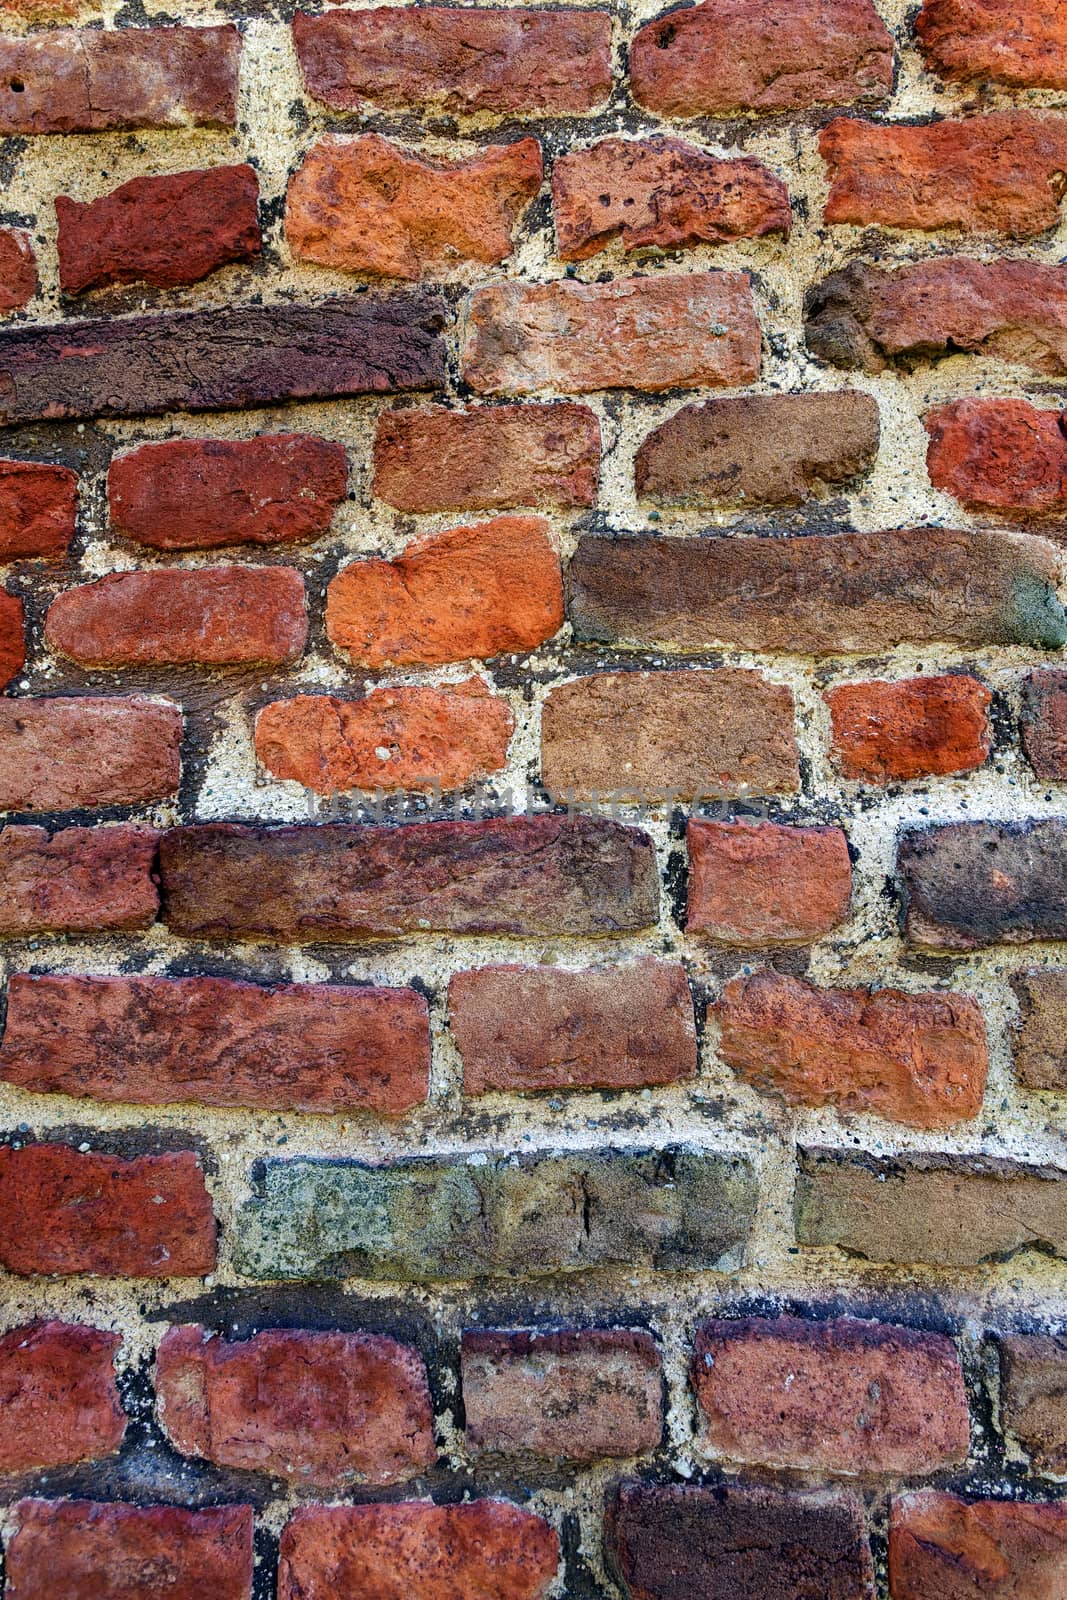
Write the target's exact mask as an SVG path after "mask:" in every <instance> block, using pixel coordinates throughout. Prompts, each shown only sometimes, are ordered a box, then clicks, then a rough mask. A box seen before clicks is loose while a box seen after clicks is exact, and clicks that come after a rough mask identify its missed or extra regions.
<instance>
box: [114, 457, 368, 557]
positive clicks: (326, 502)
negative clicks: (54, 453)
mask: <svg viewBox="0 0 1067 1600" xmlns="http://www.w3.org/2000/svg"><path fill="white" fill-rule="evenodd" d="M347 488H348V456H347V454H346V452H345V447H344V445H343V444H340V443H338V442H337V441H335V440H332V439H315V438H311V437H310V436H309V435H307V434H303V433H276V434H269V433H268V434H260V435H258V436H257V437H256V438H253V439H167V440H166V441H165V442H164V443H162V444H146V445H142V446H141V447H140V448H139V449H137V450H130V451H129V452H127V454H126V455H121V456H116V457H115V459H114V460H113V461H112V463H111V469H110V471H109V472H108V478H107V489H108V508H109V511H110V515H111V526H112V528H113V530H114V531H115V532H116V533H120V534H122V535H124V537H125V538H127V539H134V540H136V542H137V543H138V544H144V545H149V546H150V547H151V548H152V549H155V550H211V549H214V548H215V547H216V546H218V545H224V544H268V545H269V544H278V543H281V542H288V541H289V540H294V539H313V538H315V537H317V536H318V535H319V534H320V533H325V532H326V531H327V529H328V528H329V526H330V522H331V520H332V518H333V514H334V511H335V510H336V508H337V506H338V505H339V504H340V502H341V501H342V500H343V499H344V498H345V493H346V491H347Z"/></svg>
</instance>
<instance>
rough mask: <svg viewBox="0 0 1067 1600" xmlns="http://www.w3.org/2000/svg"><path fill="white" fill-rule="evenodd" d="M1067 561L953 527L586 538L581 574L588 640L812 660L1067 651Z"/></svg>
mask: <svg viewBox="0 0 1067 1600" xmlns="http://www.w3.org/2000/svg"><path fill="white" fill-rule="evenodd" d="M1059 578H1060V560H1059V557H1058V556H1057V554H1056V552H1055V550H1054V549H1053V547H1052V546H1051V545H1049V544H1048V543H1047V542H1046V541H1044V540H1040V539H1033V538H1029V537H1026V536H1025V535H1010V534H998V533H987V532H978V533H958V532H955V531H953V530H949V529H942V528H916V529H902V530H899V531H897V532H889V533H870V534H868V533H838V534H816V535H810V536H807V537H802V538H756V539H754V538H731V537H714V538H707V537H706V538H695V537H694V538H686V539H671V538H664V537H663V536H661V535H649V534H633V535H627V536H622V537H619V536H615V535H611V534H600V533H596V534H592V533H591V534H584V535H583V536H582V538H581V539H580V540H579V542H578V548H577V551H576V552H575V555H574V557H573V558H572V560H571V564H570V568H569V571H568V605H567V612H568V616H569V618H570V620H571V622H572V623H573V625H574V631H575V634H576V636H577V637H578V638H579V639H586V640H594V641H597V642H604V643H612V644H634V645H668V646H672V647H677V648H680V649H684V650H703V649H712V648H714V647H715V646H717V645H726V646H731V647H734V648H738V649H742V650H757V651H768V650H773V651H779V650H781V651H794V652H797V653H799V654H801V655H809V654H815V655H832V654H838V653H840V654H863V655H869V654H871V653H872V652H874V651H882V650H887V649H891V648H892V647H893V646H894V645H898V644H903V643H907V642H909V641H911V642H915V643H925V642H931V641H935V640H940V641H944V642H945V643H947V644H967V645H988V644H1029V645H1034V646H1040V647H1042V648H1044V649H1047V650H1059V649H1060V648H1061V647H1062V646H1063V644H1064V643H1065V642H1067V624H1065V621H1064V615H1063V608H1062V607H1061V605H1060V603H1059V600H1058V599H1057V598H1056V593H1055V586H1056V584H1057V582H1058V581H1059Z"/></svg>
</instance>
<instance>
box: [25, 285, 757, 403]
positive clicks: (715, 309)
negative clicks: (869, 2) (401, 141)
mask: <svg viewBox="0 0 1067 1600" xmlns="http://www.w3.org/2000/svg"><path fill="white" fill-rule="evenodd" d="M2 337H3V336H2V335H0V338H2ZM760 356H761V348H760V329H759V323H758V322H757V321H756V312H755V307H754V305H753V301H752V291H751V288H750V286H749V279H748V275H747V273H744V272H693V273H688V274H684V275H678V274H675V275H670V276H663V277H647V278H616V279H615V280H614V281H613V282H611V283H579V282H577V281H574V280H571V279H566V278H565V279H562V280H559V281H557V282H554V283H499V284H494V285H492V286H491V287H489V288H486V289H476V290H475V291H474V293H473V294H472V295H471V297H470V302H469V305H468V309H467V316H466V325H465V329H464V338H463V348H462V352H461V356H460V364H461V367H462V372H463V377H464V379H465V380H466V382H467V383H469V384H470V386H471V388H472V389H476V390H477V391H478V392H479V393H480V394H533V393H536V392H537V391H538V390H540V389H559V390H563V391H565V392H567V393H570V394H586V393H589V392H590V391H592V390H595V389H640V390H643V391H645V392H647V393H655V392H656V391H657V390H660V389H679V388H730V387H733V386H734V385H739V384H746V383H752V382H754V381H755V380H756V378H758V377H759V372H760Z"/></svg>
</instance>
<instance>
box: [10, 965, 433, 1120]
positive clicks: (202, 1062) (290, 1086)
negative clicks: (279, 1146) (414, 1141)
mask: <svg viewBox="0 0 1067 1600" xmlns="http://www.w3.org/2000/svg"><path fill="white" fill-rule="evenodd" d="M429 1069H430V1036H429V1025H428V1021H427V1012H426V1001H425V1000H424V999H423V997H422V996H421V995H420V994H417V993H416V992H415V991H414V990H413V989H371V988H355V987H346V986H342V985H339V984H318V983H294V984H279V985H277V986H276V987H273V988H260V987H259V986H258V985H256V984H253V983H242V982H239V981H235V980H233V979H231V978H208V977H195V978H158V977H129V978H106V977H102V978H78V977H66V976H64V977H44V976H42V977H30V976H29V975H27V974H24V973H16V974H15V975H14V976H13V977H12V978H11V980H10V983H9V986H8V1004H7V1028H6V1031H5V1033H4V1044H3V1049H2V1050H0V1078H3V1079H5V1080H6V1081H7V1082H8V1083H17V1084H19V1085H20V1086H21V1087H23V1088H25V1089H30V1090H32V1091H33V1092H34V1093H35V1094H67V1095H74V1096H84V1095H91V1096H92V1097H93V1098H94V1099H96V1100H105V1101H126V1102H128V1103H131V1104H134V1105H167V1104H170V1103H173V1102H176V1101H188V1102H191V1103H193V1104H198V1105H216V1106H254V1107H257V1108H263V1109H265V1110H285V1111H316V1112H334V1111H360V1110H367V1111H379V1112H385V1113H392V1114H395V1113H399V1112H404V1111H409V1110H410V1109H411V1108H412V1106H415V1105H418V1104H419V1103H420V1102H421V1101H423V1100H425V1099H426V1094H427V1088H428V1081H429Z"/></svg>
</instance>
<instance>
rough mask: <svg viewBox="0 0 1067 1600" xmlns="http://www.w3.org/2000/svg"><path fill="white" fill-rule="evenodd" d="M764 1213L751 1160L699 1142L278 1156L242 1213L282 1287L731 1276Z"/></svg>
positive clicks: (269, 1274)
mask: <svg viewBox="0 0 1067 1600" xmlns="http://www.w3.org/2000/svg"><path fill="white" fill-rule="evenodd" d="M755 1207H756V1178H755V1174H754V1172H753V1170H752V1167H751V1166H750V1164H749V1162H748V1161H747V1160H746V1159H744V1158H743V1157H739V1156H724V1155H717V1154H714V1153H711V1152H708V1151H704V1150H700V1151H698V1150H695V1149H691V1148H689V1147H687V1146H668V1147H667V1148H665V1149H657V1150H626V1151H620V1150H604V1149H598V1150H593V1151H590V1150H569V1151H563V1152H559V1153H556V1152H547V1153H546V1152H543V1151H539V1152H524V1153H523V1154H521V1155H510V1156H508V1155H497V1154H487V1153H480V1152H475V1153H474V1154H471V1155H457V1156H453V1157H448V1156H438V1157H416V1158H413V1159H411V1160H407V1161H399V1162H395V1163H393V1164H392V1165H391V1166H381V1167H372V1166H365V1165H364V1164H362V1163H361V1162H356V1161H339V1160H334V1161H321V1160H307V1159H297V1160H293V1161H272V1162H269V1163H268V1164H267V1165H266V1167H265V1168H264V1170H263V1174H262V1178H261V1181H260V1183H259V1187H258V1192H257V1193H256V1194H255V1195H254V1196H253V1198H252V1199H251V1200H249V1201H248V1202H247V1203H246V1204H245V1205H244V1206H243V1207H242V1208H241V1211H240V1213H239V1217H238V1222H237V1226H236V1229H235V1231H234V1236H233V1249H234V1252H235V1258H236V1264H237V1268H238V1270H239V1271H240V1272H242V1273H244V1274H245V1275H246V1276H249V1277H255V1278H271V1279H286V1278H296V1279H327V1280H328V1279H335V1278H346V1277H353V1276H355V1277H368V1278H375V1279H378V1278H381V1279H387V1280H390V1279H394V1280H397V1281H399V1282H408V1283H434V1282H441V1281H449V1280H451V1279H483V1278H486V1279H489V1278H526V1277H532V1278H538V1277H544V1276H546V1275H547V1276H553V1275H555V1274H557V1273H565V1274H569V1273H577V1272H584V1271H588V1270H591V1269H594V1268H599V1267H610V1266H615V1267H625V1268H627V1270H638V1269H641V1268H652V1269H654V1270H657V1271H661V1272H662V1271H707V1270H711V1269H717V1270H722V1271H726V1270H730V1269H732V1268H735V1267H736V1266H738V1265H739V1263H740V1258H741V1255H742V1253H743V1249H744V1245H745V1242H746V1240H747V1239H748V1236H749V1234H750V1231H751V1228H752V1223H753V1219H754V1215H755ZM324 1217H329V1219H330V1225H329V1227H328V1228H324V1227H323V1223H322V1219H323V1218H324Z"/></svg>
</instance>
